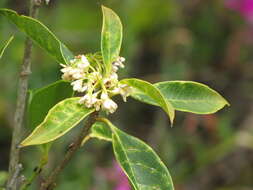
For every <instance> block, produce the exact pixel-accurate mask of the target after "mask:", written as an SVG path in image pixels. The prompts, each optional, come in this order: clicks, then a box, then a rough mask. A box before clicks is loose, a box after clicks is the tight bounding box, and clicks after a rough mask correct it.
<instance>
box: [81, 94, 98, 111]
mask: <svg viewBox="0 0 253 190" xmlns="http://www.w3.org/2000/svg"><path fill="white" fill-rule="evenodd" d="M97 101H98V99H97V93H95V94H86V95H85V96H83V97H82V98H81V99H80V100H79V103H80V104H84V105H85V106H86V107H87V108H91V107H92V106H93V105H94V104H95V103H96V102H97Z"/></svg>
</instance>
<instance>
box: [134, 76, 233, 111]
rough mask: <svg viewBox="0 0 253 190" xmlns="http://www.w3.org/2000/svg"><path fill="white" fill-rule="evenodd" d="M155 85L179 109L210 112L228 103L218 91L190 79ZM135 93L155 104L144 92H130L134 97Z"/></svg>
mask: <svg viewBox="0 0 253 190" xmlns="http://www.w3.org/2000/svg"><path fill="white" fill-rule="evenodd" d="M155 86H156V87H157V88H158V89H159V90H160V91H161V92H162V94H163V95H164V97H165V98H166V99H167V100H168V101H169V102H170V103H171V104H172V105H173V107H174V108H175V109H176V110H179V111H185V112H191V113H197V114H211V113H215V112H217V111H218V110H220V109H222V108H223V107H224V106H225V105H229V103H228V102H227V101H226V100H225V99H224V98H223V97H222V96H221V95H220V94H219V93H217V92H216V91H214V90H213V89H211V88H209V87H208V86H206V85H204V84H201V83H197V82H192V81H165V82H159V83H156V84H155ZM136 95H137V96H141V97H142V101H143V102H146V103H149V104H152V105H157V103H156V102H155V101H153V100H152V99H150V98H149V97H147V96H146V95H145V94H141V95H139V94H132V96H134V97H135V96H136Z"/></svg>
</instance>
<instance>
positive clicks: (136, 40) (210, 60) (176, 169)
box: [0, 0, 253, 190]
mask: <svg viewBox="0 0 253 190" xmlns="http://www.w3.org/2000/svg"><path fill="white" fill-rule="evenodd" d="M24 2H26V3H24ZM27 4H28V1H19V0H2V1H1V2H0V7H6V8H12V9H14V10H17V11H18V12H19V13H22V14H25V13H27V7H28V6H27ZM101 4H104V5H106V6H108V7H110V8H112V9H113V10H115V12H117V14H118V15H119V16H120V17H121V20H122V23H123V27H124V35H123V44H122V53H121V55H122V56H124V57H126V58H127V62H126V69H125V70H124V71H121V72H122V73H121V76H122V77H123V76H124V77H126V76H129V77H139V78H142V79H145V80H148V81H150V82H157V81H162V80H194V81H197V82H202V83H205V84H208V85H209V86H210V87H212V88H213V89H216V90H217V91H218V92H220V93H221V94H222V95H223V96H224V97H226V98H227V99H228V101H229V102H230V103H231V107H229V108H225V109H223V110H221V111H220V112H218V113H217V114H214V115H204V116H199V115H194V114H188V113H179V112H178V113H177V117H176V120H175V122H174V127H173V128H171V127H170V124H169V121H168V119H167V117H166V115H165V114H164V113H162V111H161V110H160V109H159V108H156V107H150V106H148V105H144V104H141V103H138V102H137V101H135V100H131V99H129V100H128V102H129V104H124V103H122V105H120V106H119V107H120V108H119V109H118V110H117V112H116V113H115V114H113V115H112V119H113V120H114V121H116V123H117V126H122V127H124V131H128V132H129V133H130V134H132V135H134V136H137V137H140V138H141V139H144V140H145V141H146V142H148V144H151V146H152V147H153V148H154V149H155V150H156V152H158V154H159V155H160V157H161V158H162V160H163V161H164V162H165V164H166V165H167V167H168V168H169V169H170V173H171V175H172V176H173V179H174V181H175V182H174V183H175V186H176V189H178V190H181V189H187V190H188V189H189V190H191V189H194V190H202V189H205V190H208V189H210V190H233V189H237V190H240V189H247V188H248V189H251V188H252V187H253V183H252V180H251V179H252V178H253V175H252V173H253V172H252V171H253V167H252V165H253V150H252V147H253V143H252V141H253V136H252V132H251V131H252V122H250V119H251V118H252V117H253V104H252V99H253V97H252V92H253V86H252V84H253V78H252V76H253V75H252V73H253V72H252V71H253V66H252V56H251V55H252V38H251V36H252V35H250V34H252V33H250V32H252V31H251V30H250V29H249V28H250V26H249V25H248V24H247V23H245V22H244V21H243V20H242V18H240V17H239V15H237V14H236V13H234V12H232V11H230V10H228V9H226V8H225V7H224V3H223V1H218V0H205V1H199V0H196V1H194V2H193V1H183V0H182V1H178V0H177V1H176V0H168V1H164V0H148V1H147V0H124V1H123V0H101V1H88V0H75V1H68V0H62V1H59V0H55V1H53V0H52V1H51V2H50V5H49V6H43V7H42V8H41V9H40V14H39V20H40V21H42V22H43V23H44V24H45V25H47V26H48V27H49V28H50V29H51V30H52V31H54V32H55V33H56V35H57V36H58V37H59V38H60V39H61V40H62V41H63V42H65V44H66V45H67V46H68V47H69V48H70V49H71V50H73V52H75V53H76V54H79V53H88V52H95V51H97V50H99V47H100V31H101V26H102V13H101V11H100V5H101ZM11 35H15V38H14V40H13V41H12V43H11V44H10V46H9V47H8V49H7V50H6V52H5V54H4V55H3V57H2V59H1V60H0V66H1V67H0V126H1V127H0V170H1V171H4V170H7V164H8V154H9V146H10V139H11V127H12V120H13V113H14V107H15V98H16V97H15V96H16V95H15V94H16V85H17V78H18V74H17V73H18V68H19V65H20V63H21V60H22V55H23V47H24V39H25V36H24V35H23V34H22V33H20V32H19V31H17V29H16V28H15V26H13V25H10V23H8V21H7V20H6V19H4V18H2V17H1V18H0V44H3V43H4V42H5V41H6V40H7V39H8V38H9V37H10V36H11ZM59 68H60V66H59V65H58V64H56V63H55V61H54V60H53V59H52V58H51V57H50V56H48V55H47V54H46V53H45V52H43V51H41V49H39V48H38V47H37V46H35V47H34V54H33V64H32V70H33V73H32V75H31V77H30V79H31V80H30V88H31V89H34V88H40V87H42V86H44V85H47V84H49V83H51V82H54V81H56V80H58V79H59V78H60V72H59ZM118 102H119V103H120V102H121V101H118ZM250 128H251V130H250ZM78 130H79V129H78V128H76V129H74V130H73V131H72V132H71V133H70V134H68V135H66V136H65V137H64V138H62V139H60V140H57V142H56V143H55V145H54V146H55V148H54V150H56V151H54V152H52V153H51V155H50V156H51V159H50V163H49V167H50V166H53V165H54V164H55V163H57V161H58V160H59V159H61V157H62V154H63V153H64V151H65V150H64V149H65V148H66V146H67V145H68V144H69V142H71V139H72V136H73V135H74V134H75V133H77V132H78ZM30 131H31V129H28V128H27V131H24V134H20V135H24V136H27V134H29V133H30ZM243 134H244V136H243ZM245 134H246V136H245ZM31 156H32V157H33V158H34V159H31ZM36 157H37V158H39V152H38V151H36V150H35V149H34V148H26V149H24V150H23V160H24V162H25V172H26V174H27V175H29V171H32V169H33V168H34V167H35V166H36V164H37V160H36V159H35V158H36ZM111 159H112V148H111V146H110V145H109V144H106V143H103V144H100V143H99V142H98V141H96V140H93V141H92V142H90V143H88V144H87V145H86V146H85V147H84V148H83V149H82V150H81V151H80V153H79V154H78V155H76V157H75V158H74V160H73V161H72V162H71V164H70V165H69V166H68V167H67V169H66V171H65V172H64V174H63V175H62V178H61V180H60V182H59V186H58V189H61V190H65V189H66V190H67V189H70V188H73V187H75V188H76V189H94V190H96V189H99V190H107V189H108V190H109V189H112V187H113V185H114V183H115V182H114V181H112V180H109V179H107V178H106V176H107V175H106V173H107V172H111V171H112V162H111ZM44 172H45V173H47V171H44ZM2 176H5V175H4V174H2V173H1V178H2ZM1 181H2V179H0V183H1ZM0 185H1V184H0ZM201 185H202V186H201ZM33 188H34V189H36V187H33Z"/></svg>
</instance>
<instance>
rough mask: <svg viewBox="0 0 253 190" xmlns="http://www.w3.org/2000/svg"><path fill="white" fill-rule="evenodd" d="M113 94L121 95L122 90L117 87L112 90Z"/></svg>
mask: <svg viewBox="0 0 253 190" xmlns="http://www.w3.org/2000/svg"><path fill="white" fill-rule="evenodd" d="M111 92H112V93H113V94H114V95H116V94H119V93H120V88H119V87H116V88H114V89H112V90H111Z"/></svg>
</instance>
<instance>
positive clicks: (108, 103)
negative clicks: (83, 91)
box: [102, 98, 118, 113]
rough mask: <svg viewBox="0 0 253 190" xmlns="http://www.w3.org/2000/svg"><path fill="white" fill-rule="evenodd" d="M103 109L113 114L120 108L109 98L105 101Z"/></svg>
mask: <svg viewBox="0 0 253 190" xmlns="http://www.w3.org/2000/svg"><path fill="white" fill-rule="evenodd" d="M102 107H103V109H104V110H106V111H108V112H110V113H113V112H115V111H116V109H117V108H118V105H117V104H116V103H115V102H114V101H113V100H112V99H110V98H108V99H105V100H104V101H103V103H102Z"/></svg>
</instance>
